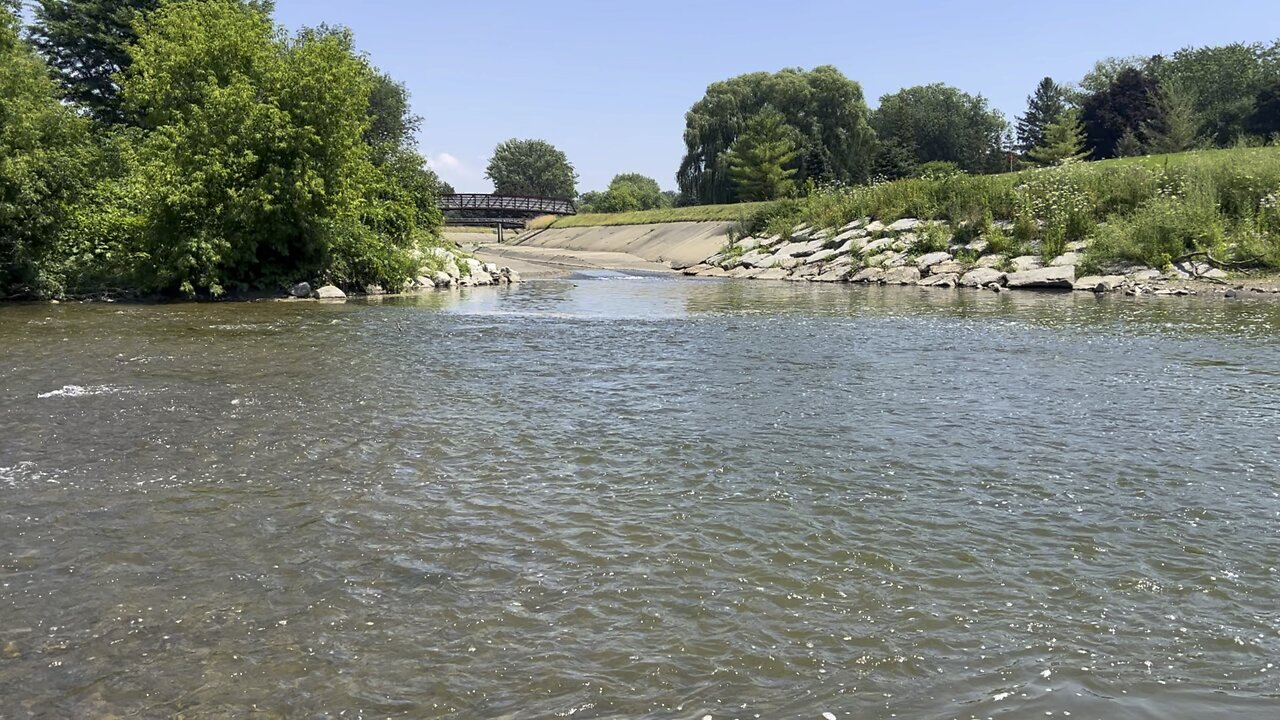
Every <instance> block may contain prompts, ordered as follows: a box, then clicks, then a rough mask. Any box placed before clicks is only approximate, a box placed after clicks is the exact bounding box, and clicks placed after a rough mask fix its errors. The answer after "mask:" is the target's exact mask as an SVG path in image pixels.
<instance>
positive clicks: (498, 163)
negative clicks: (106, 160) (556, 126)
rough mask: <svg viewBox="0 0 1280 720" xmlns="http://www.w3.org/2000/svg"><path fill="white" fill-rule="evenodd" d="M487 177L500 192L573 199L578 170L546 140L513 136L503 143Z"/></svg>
mask: <svg viewBox="0 0 1280 720" xmlns="http://www.w3.org/2000/svg"><path fill="white" fill-rule="evenodd" d="M484 176H485V177H487V178H489V179H490V180H492V181H493V187H494V191H495V192H497V193H498V194H499V195H530V196H533V197H549V198H560V199H563V200H569V199H572V198H573V197H574V196H575V195H577V191H576V190H575V185H576V184H577V180H578V173H577V172H575V171H574V169H573V165H571V164H570V163H569V159H568V158H567V157H565V154H564V153H563V152H561V151H560V150H557V149H556V147H555V146H554V145H552V144H551V143H549V142H546V141H545V140H516V139H511V140H507V141H506V142H503V143H499V144H498V147H496V148H495V149H494V151H493V157H492V158H491V159H490V160H489V167H488V169H487V170H486V171H485V174H484Z"/></svg>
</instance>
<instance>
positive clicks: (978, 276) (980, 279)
mask: <svg viewBox="0 0 1280 720" xmlns="http://www.w3.org/2000/svg"><path fill="white" fill-rule="evenodd" d="M1004 281H1005V274H1004V273H1002V272H1000V271H999V270H996V269H995V268H987V267H980V268H974V269H973V270H970V271H969V272H967V273H965V274H964V275H963V276H961V277H960V287H973V288H977V287H986V286H988V285H991V284H992V283H994V284H996V285H1003V284H1004Z"/></svg>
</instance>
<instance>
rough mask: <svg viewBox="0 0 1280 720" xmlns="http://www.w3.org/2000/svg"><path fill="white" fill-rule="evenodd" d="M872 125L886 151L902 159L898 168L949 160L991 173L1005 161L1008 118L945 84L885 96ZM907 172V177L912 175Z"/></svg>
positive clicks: (982, 99)
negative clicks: (1003, 137)
mask: <svg viewBox="0 0 1280 720" xmlns="http://www.w3.org/2000/svg"><path fill="white" fill-rule="evenodd" d="M871 124H872V127H874V128H875V131H876V133H877V134H878V135H879V137H880V139H881V142H882V143H883V146H884V148H885V150H884V152H889V153H893V154H894V155H895V156H896V157H897V158H900V159H899V160H898V161H897V162H896V164H899V165H901V164H903V161H905V162H906V163H908V164H909V165H910V166H915V165H922V164H924V163H928V162H935V161H946V162H953V163H955V164H956V165H958V166H959V167H960V168H961V169H963V170H964V171H966V172H990V171H994V170H997V169H998V168H999V165H1000V164H1001V161H1002V160H1003V153H1002V152H1001V150H1000V148H1001V138H1002V136H1003V134H1004V131H1005V128H1006V127H1007V123H1005V120H1004V117H1003V116H1002V115H1001V114H1000V113H999V112H996V111H995V110H992V109H991V108H990V107H989V106H988V105H987V101H986V99H985V98H983V97H982V96H981V95H978V96H974V95H969V94H967V93H964V92H961V91H960V90H957V89H956V88H953V87H948V86H946V85H942V84H934V85H922V86H918V87H912V88H907V89H905V90H901V91H899V92H896V93H893V94H891V95H885V96H884V97H882V98H880V107H878V108H877V109H876V111H875V112H874V113H872V115H871ZM904 169H906V170H908V172H907V173H906V174H910V173H911V172H912V171H913V168H912V167H907V168H904ZM891 176H892V175H891ZM899 176H900V175H899Z"/></svg>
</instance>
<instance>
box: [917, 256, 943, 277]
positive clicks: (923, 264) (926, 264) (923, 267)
mask: <svg viewBox="0 0 1280 720" xmlns="http://www.w3.org/2000/svg"><path fill="white" fill-rule="evenodd" d="M950 259H951V253H949V252H931V253H928V254H927V255H921V256H920V259H919V260H917V261H916V267H918V268H920V272H921V273H922V274H924V273H927V272H929V268H931V267H933V266H934V265H937V264H938V263H941V262H946V261H947V260H950Z"/></svg>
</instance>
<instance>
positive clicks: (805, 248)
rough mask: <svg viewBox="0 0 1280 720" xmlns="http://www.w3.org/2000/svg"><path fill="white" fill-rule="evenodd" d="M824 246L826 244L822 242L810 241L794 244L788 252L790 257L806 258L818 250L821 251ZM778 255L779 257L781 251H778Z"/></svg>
mask: <svg viewBox="0 0 1280 720" xmlns="http://www.w3.org/2000/svg"><path fill="white" fill-rule="evenodd" d="M825 244H826V243H825V242H823V241H822V240H810V241H809V242H805V243H794V244H793V246H791V249H790V251H789V252H790V255H791V257H798V258H799V257H808V256H810V255H812V254H814V253H816V252H818V251H819V250H822V248H823V246H824V245H825ZM784 249H785V248H784ZM778 254H779V255H781V254H782V251H781V250H779V251H778Z"/></svg>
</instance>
